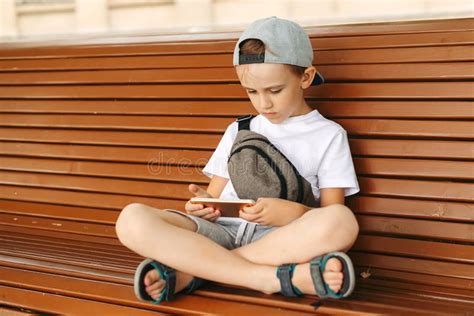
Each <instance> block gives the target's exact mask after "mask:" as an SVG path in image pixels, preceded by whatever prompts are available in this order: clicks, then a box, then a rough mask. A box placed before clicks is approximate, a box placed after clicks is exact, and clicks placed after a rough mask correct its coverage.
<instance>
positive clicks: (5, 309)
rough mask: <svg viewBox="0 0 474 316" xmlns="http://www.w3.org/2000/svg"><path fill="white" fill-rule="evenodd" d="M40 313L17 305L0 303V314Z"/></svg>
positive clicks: (14, 315) (6, 315) (32, 315)
mask: <svg viewBox="0 0 474 316" xmlns="http://www.w3.org/2000/svg"><path fill="white" fill-rule="evenodd" d="M38 314H40V312H39V311H32V310H31V309H29V308H28V309H26V308H21V307H17V306H11V305H10V306H6V305H0V315H2V316H21V315H24V316H26V315H31V316H34V315H38Z"/></svg>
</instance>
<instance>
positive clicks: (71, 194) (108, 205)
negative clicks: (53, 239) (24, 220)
mask: <svg viewBox="0 0 474 316" xmlns="http://www.w3.org/2000/svg"><path fill="white" fill-rule="evenodd" d="M0 198H1V199H10V200H14V201H20V202H21V201H25V202H42V203H53V204H54V203H55V204H62V205H68V206H79V207H93V208H96V207H97V208H104V209H122V208H124V207H125V206H126V205H127V204H130V203H135V202H136V203H143V204H147V205H150V206H153V207H156V208H161V209H164V208H171V209H176V210H184V204H185V202H186V200H187V199H186V200H176V199H159V198H155V197H153V198H152V197H142V196H136V195H128V194H107V193H98V192H81V191H69V190H59V189H49V188H32V187H21V186H9V185H1V184H0Z"/></svg>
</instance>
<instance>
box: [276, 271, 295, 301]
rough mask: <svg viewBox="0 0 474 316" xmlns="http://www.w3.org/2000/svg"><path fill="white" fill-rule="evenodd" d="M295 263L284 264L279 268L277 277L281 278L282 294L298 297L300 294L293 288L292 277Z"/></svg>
mask: <svg viewBox="0 0 474 316" xmlns="http://www.w3.org/2000/svg"><path fill="white" fill-rule="evenodd" d="M294 268H295V264H283V265H281V266H279V267H278V269H277V277H278V279H280V285H281V291H280V292H281V294H283V295H284V296H288V297H297V296H298V295H297V294H296V293H295V291H294V290H293V286H292V284H291V278H292V277H293V270H294Z"/></svg>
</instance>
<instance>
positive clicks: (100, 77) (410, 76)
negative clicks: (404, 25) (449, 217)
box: [0, 62, 474, 85]
mask: <svg viewBox="0 0 474 316" xmlns="http://www.w3.org/2000/svg"><path fill="white" fill-rule="evenodd" d="M470 67H472V63H468V62H453V63H418V64H417V63H403V64H357V65H327V66H325V65H318V66H317V68H318V71H319V72H321V73H322V74H324V79H325V81H326V82H335V81H343V80H346V81H348V80H357V81H359V82H360V81H363V80H370V81H376V80H410V81H412V80H413V81H415V80H436V81H441V80H467V79H472V78H474V74H473V73H472V72H470V71H469V69H470ZM224 81H234V82H237V81H238V77H237V75H236V72H235V70H234V68H233V67H215V68H195V69H141V70H134V69H130V70H99V71H98V70H90V71H83V70H77V71H41V72H37V71H35V72H33V71H31V72H28V71H26V72H25V71H22V72H5V73H2V76H1V77H0V84H1V85H38V84H42V85H43V84H63V85H76V84H111V83H115V84H124V83H125V84H131V83H133V84H137V83H140V84H143V83H177V82H179V83H195V82H200V83H212V82H216V83H218V82H224Z"/></svg>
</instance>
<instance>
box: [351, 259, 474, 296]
mask: <svg viewBox="0 0 474 316" xmlns="http://www.w3.org/2000/svg"><path fill="white" fill-rule="evenodd" d="M351 259H352V260H353V261H354V262H355V264H357V265H364V266H369V267H374V268H384V269H390V270H395V271H408V272H413V273H420V274H422V275H437V276H446V277H452V278H462V279H468V280H470V281H471V282H472V280H473V275H472V265H470V264H464V263H452V262H449V263H447V262H443V261H435V260H425V259H414V258H410V259H409V260H407V258H403V257H396V256H384V255H379V254H369V253H359V252H351ZM406 281H408V280H406ZM470 288H472V284H471V286H470Z"/></svg>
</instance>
